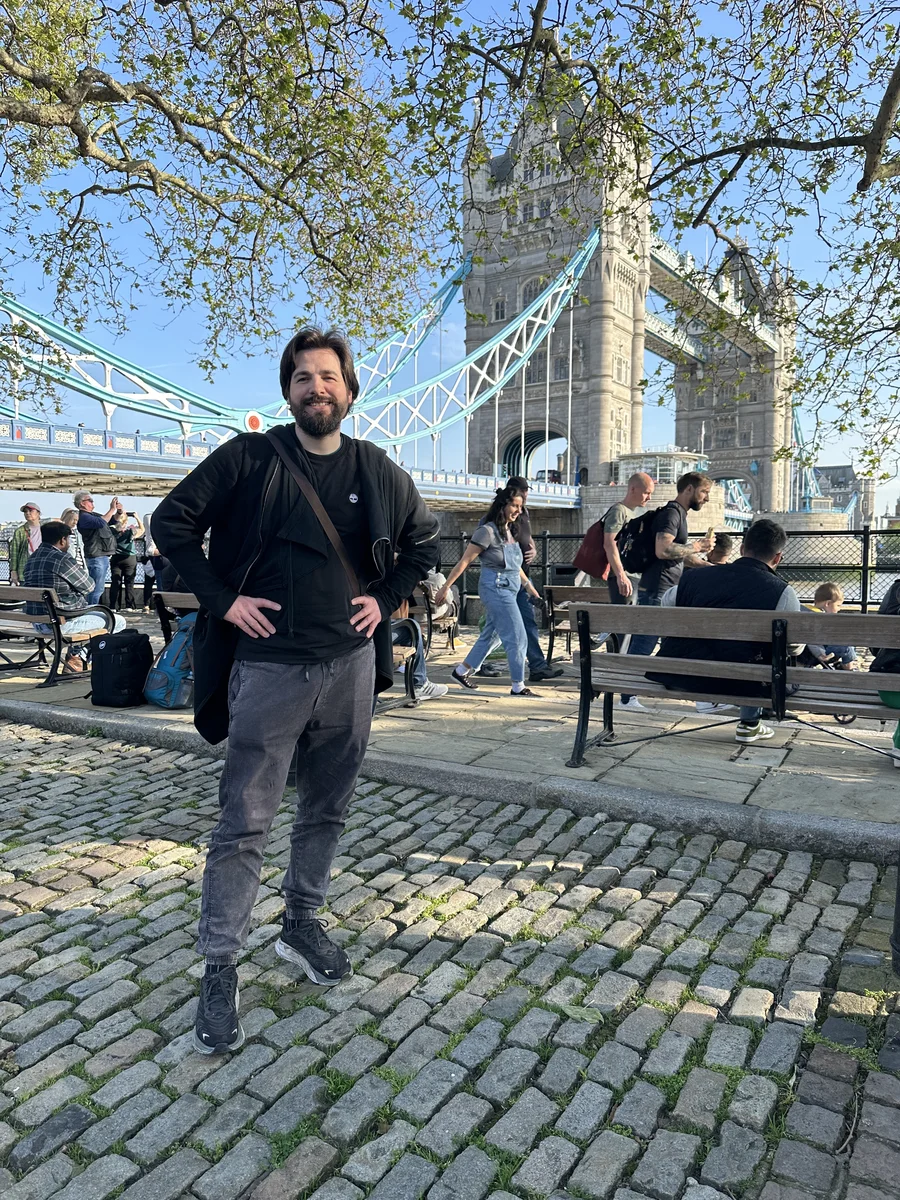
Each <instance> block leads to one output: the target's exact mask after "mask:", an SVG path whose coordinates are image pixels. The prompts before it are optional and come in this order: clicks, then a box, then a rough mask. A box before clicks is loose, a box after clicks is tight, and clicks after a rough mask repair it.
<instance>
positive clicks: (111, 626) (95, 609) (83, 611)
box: [59, 604, 116, 633]
mask: <svg viewBox="0 0 900 1200" xmlns="http://www.w3.org/2000/svg"><path fill="white" fill-rule="evenodd" d="M88 613H99V614H100V616H101V617H102V618H103V620H104V622H105V624H106V632H107V633H112V632H113V631H114V630H115V628H116V615H115V613H114V612H113V610H112V609H111V608H107V607H106V605H105V604H92V605H90V607H88V608H79V609H78V610H77V612H67V613H60V614H59V615H60V617H61V618H62V620H61V621H60V624H61V625H62V630H63V633H65V631H66V630H65V626H66V621H68V619H69V618H70V617H83V616H86V615H87V614H88ZM97 632H98V633H99V632H100V631H99V630H97Z"/></svg>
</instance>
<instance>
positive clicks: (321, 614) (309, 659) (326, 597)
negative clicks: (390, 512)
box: [235, 435, 374, 663]
mask: <svg viewBox="0 0 900 1200" xmlns="http://www.w3.org/2000/svg"><path fill="white" fill-rule="evenodd" d="M294 449H295V450H296V453H297V458H298V463H299V466H300V469H301V470H302V471H303V472H304V474H305V475H307V476H308V478H309V479H310V480H311V482H312V484H313V486H314V487H315V489H316V491H317V492H318V494H319V499H320V500H321V501H322V505H323V507H324V509H325V511H326V512H327V513H328V515H329V517H331V520H332V521H333V522H334V527H335V529H336V530H337V531H338V533H339V534H340V536H341V541H342V542H343V543H344V547H345V549H346V551H347V557H348V559H349V560H350V563H351V565H352V567H353V569H354V571H355V572H356V575H357V578H358V579H359V582H360V587H361V588H364V587H365V584H366V582H367V581H369V580H371V579H372V577H373V573H374V563H373V560H372V543H371V539H370V537H369V522H368V518H367V516H366V512H365V507H364V505H363V502H362V495H361V490H360V480H359V462H358V456H357V451H356V443H355V442H354V441H353V439H352V438H348V437H345V436H344V435H341V445H340V449H338V450H335V452H334V453H333V454H307V453H306V451H304V449H303V447H302V446H301V445H300V443H299V442H297V444H296V447H294ZM290 489H291V490H290V495H292V496H293V497H294V498H295V501H296V502H300V501H299V497H298V493H297V488H296V485H294V484H293V483H292V484H291V485H290ZM302 503H303V505H304V509H305V516H306V522H305V523H304V528H305V529H306V530H308V531H309V535H310V542H311V544H312V545H313V546H315V547H317V549H315V550H311V549H310V546H309V545H308V544H304V542H303V540H302V537H300V536H298V531H296V530H295V529H293V528H292V529H291V534H292V536H291V537H286V536H284V535H285V533H286V532H287V529H286V527H285V526H286V523H289V521H290V517H291V512H290V511H287V512H277V511H276V512H275V513H274V514H273V520H272V522H271V529H270V530H269V531H268V535H267V536H266V541H265V545H264V547H263V551H262V553H261V554H260V557H259V559H258V561H257V562H256V564H255V565H254V567H253V569H252V571H251V573H250V576H249V578H248V580H247V582H246V584H245V585H244V587H243V588H242V589H241V590H242V591H243V593H244V595H247V596H264V597H266V599H268V600H277V601H278V603H279V604H280V605H281V611H280V612H273V611H272V610H271V609H267V610H266V616H267V617H268V619H269V620H270V621H271V623H272V624H273V625H274V626H275V630H276V632H275V633H274V634H273V635H272V636H270V637H268V638H251V637H248V635H247V634H245V633H241V634H240V635H239V637H238V643H237V649H236V652H235V657H236V658H237V659H243V660H245V661H247V662H277V663H317V662H327V661H328V660H329V659H332V658H342V657H343V656H344V655H346V654H351V653H352V652H353V651H354V650H356V649H357V647H359V646H361V645H362V644H363V642H365V641H366V640H367V639H366V636H365V634H362V633H358V632H357V631H356V630H355V629H354V628H353V627H352V626H351V624H350V617H351V616H353V615H355V614H356V613H357V612H359V609H358V607H356V606H354V605H352V604H351V603H350V601H351V598H352V597H351V595H350V584H349V582H348V580H347V575H346V573H345V571H344V568H343V567H342V566H341V562H340V559H339V558H338V556H337V554H335V552H334V549H333V547H332V545H331V543H330V542H328V540H327V538H326V537H325V534H324V531H323V530H322V527H321V525H320V524H319V522H318V519H317V518H316V515H315V513H313V512H312V510H311V509H310V507H309V505H307V503H306V501H305V500H303V501H302ZM322 550H324V551H325V552H326V555H327V556H326V557H325V559H324V561H323V559H322V554H321V551H322Z"/></svg>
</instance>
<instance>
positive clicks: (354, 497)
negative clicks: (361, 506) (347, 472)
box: [350, 492, 359, 504]
mask: <svg viewBox="0 0 900 1200" xmlns="http://www.w3.org/2000/svg"><path fill="white" fill-rule="evenodd" d="M358 499H359V496H357V494H356V492H351V493H350V503H351V504H355V503H356V502H357V500H358Z"/></svg>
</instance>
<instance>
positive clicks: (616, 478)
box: [612, 446, 709, 484]
mask: <svg viewBox="0 0 900 1200" xmlns="http://www.w3.org/2000/svg"><path fill="white" fill-rule="evenodd" d="M708 469H709V459H708V458H707V457H706V455H705V454H698V453H697V452H696V451H693V450H684V449H682V447H681V446H651V447H650V448H649V449H647V450H642V451H641V452H640V453H636V454H621V455H620V456H619V457H618V458H617V459H614V461H613V463H612V482H613V483H616V484H624V483H627V482H628V480H629V479H630V478H631V476H632V475H634V474H635V472H636V471H646V472H647V474H648V475H649V476H650V478H651V479H653V480H655V481H656V482H657V483H675V482H676V481H677V480H678V479H680V477H681V476H682V475H686V474H687V473H688V471H706V470H708Z"/></svg>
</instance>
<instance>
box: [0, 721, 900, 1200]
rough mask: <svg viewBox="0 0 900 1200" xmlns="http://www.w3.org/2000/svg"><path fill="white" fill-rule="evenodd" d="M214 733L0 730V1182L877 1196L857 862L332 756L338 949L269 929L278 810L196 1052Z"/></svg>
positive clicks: (872, 943) (269, 1195)
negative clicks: (280, 945)
mask: <svg viewBox="0 0 900 1200" xmlns="http://www.w3.org/2000/svg"><path fill="white" fill-rule="evenodd" d="M220 769H221V764H220V763H218V762H214V761H210V760H207V759H205V758H203V757H200V756H193V755H180V756H179V755H178V754H175V753H168V752H164V751H159V750H150V749H148V748H140V747H130V746H124V745H121V744H118V743H116V744H113V743H108V742H103V741H101V740H100V739H92V738H85V739H84V740H77V739H71V738H66V737H62V736H60V735H56V734H52V733H48V732H44V731H41V730H37V729H31V728H28V727H19V728H14V727H11V726H8V725H7V726H0V803H2V814H3V815H2V818H0V1164H2V1165H0V1194H3V1196H4V1197H5V1200H26V1198H27V1200H44V1198H46V1197H50V1196H57V1197H60V1198H61V1200H106V1198H107V1197H111V1196H115V1195H119V1194H121V1195H123V1196H125V1197H127V1198H128V1200H178V1197H191V1196H192V1197H196V1198H197V1200H232V1198H236V1197H239V1196H243V1195H248V1196H252V1197H254V1200H291V1198H295V1197H311V1196H314V1197H315V1198H316V1200H355V1198H360V1197H363V1196H369V1197H371V1198H372V1200H419V1198H422V1197H428V1200H483V1198H484V1197H488V1196H490V1197H492V1198H493V1200H510V1198H511V1197H520V1198H528V1200H531V1198H532V1197H547V1196H553V1197H554V1198H555V1200H561V1198H562V1197H582V1198H589V1200H606V1198H607V1197H611V1198H613V1200H640V1198H641V1197H644V1198H648V1200H678V1198H680V1197H682V1196H685V1197H687V1198H688V1200H726V1198H732V1200H738V1198H743V1197H748V1198H751V1200H753V1198H755V1197H757V1196H758V1195H760V1194H761V1195H762V1196H763V1197H764V1200H807V1198H808V1197H818V1198H820V1200H824V1198H827V1197H833V1198H838V1197H842V1196H845V1195H846V1196H847V1197H848V1200H878V1198H879V1196H881V1195H898V1194H900V1111H898V1110H900V1077H898V1074H897V1072H900V1013H895V1012H894V1007H895V1000H896V996H897V988H898V981H897V980H896V979H895V977H894V976H893V975H891V973H890V971H889V967H888V963H887V961H886V959H885V956H884V951H885V950H886V949H887V936H888V932H889V929H890V918H891V915H892V902H893V893H894V890H895V885H896V873H895V872H894V871H888V872H886V873H885V872H883V871H880V870H879V869H877V868H876V867H875V866H874V865H873V864H871V863H864V862H852V863H845V862H838V861H835V860H828V861H824V862H823V861H817V860H813V859H812V858H811V857H810V856H809V855H806V854H800V853H791V854H783V853H779V852H778V851H777V850H772V849H759V848H756V847H752V846H746V845H742V844H738V843H735V842H725V843H721V844H718V845H716V844H715V842H714V840H713V838H712V837H707V836H702V835H701V836H694V837H691V838H686V837H684V836H682V835H680V834H679V833H678V831H675V830H662V829H654V828H651V827H649V826H646V825H641V824H635V825H632V826H630V827H626V826H625V825H623V824H621V823H616V822H611V821H607V820H606V818H605V816H604V815H603V814H602V813H598V814H597V815H596V816H593V817H587V818H577V817H575V816H574V815H573V814H572V813H570V812H567V811H565V810H563V809H556V810H538V809H528V808H522V807H518V806H515V805H500V804H497V803H485V802H481V801H476V800H473V799H467V798H465V797H459V796H438V795H426V794H422V793H420V792H416V791H413V790H411V789H401V788H398V787H384V786H381V785H379V784H377V783H372V782H369V783H361V784H360V787H359V790H358V796H357V798H356V799H355V801H354V804H353V808H352V812H351V815H350V819H349V821H348V825H347V830H346V833H345V836H344V838H343V841H342V845H341V849H340V857H339V858H338V859H337V860H336V862H335V867H334V880H333V883H332V888H331V893H330V905H331V910H330V920H331V921H332V922H333V924H334V929H333V936H334V937H335V938H336V939H339V940H340V941H341V942H342V943H343V944H344V945H345V946H346V947H347V950H348V953H349V954H350V956H351V958H352V960H353V963H354V968H355V972H356V973H355V975H354V976H353V978H352V979H350V980H349V981H347V982H346V983H345V984H343V985H341V986H339V987H337V988H334V989H330V990H316V989H313V988H311V987H310V986H309V985H306V984H304V985H300V984H299V983H298V981H297V979H296V978H295V977H294V976H293V975H291V974H290V973H288V969H287V968H286V965H285V964H284V963H283V962H282V961H281V960H279V959H277V958H276V957H275V955H274V952H273V948H272V947H273V941H274V939H275V937H276V935H277V933H278V917H279V913H280V909H281V903H280V899H279V895H278V891H277V887H278V882H279V878H280V875H281V871H282V869H283V867H284V864H285V857H286V854H287V851H288V835H289V826H290V821H291V809H290V806H289V804H285V806H284V808H283V809H282V811H281V813H280V814H279V817H278V820H277V823H276V825H275V828H274V829H273V833H272V837H271V841H270V845H269V849H268V854H267V860H266V864H267V865H266V868H265V871H264V877H263V878H264V883H263V886H262V888H261V891H260V896H259V902H258V904H257V907H256V909H255V912H254V927H253V930H252V933H251V936H250V941H249V944H248V946H247V949H246V953H245V955H244V957H243V961H242V963H241V966H240V973H241V976H242V996H241V1002H242V1015H243V1022H244V1026H245V1029H246V1032H247V1035H248V1036H247V1044H246V1045H245V1046H244V1047H243V1048H242V1049H241V1050H240V1051H239V1052H238V1053H237V1054H235V1055H233V1056H231V1057H230V1058H227V1059H223V1058H207V1057H204V1056H201V1055H198V1054H195V1053H193V1052H192V1049H191V1041H190V1036H191V1035H190V1030H191V1026H192V1023H193V1018H194V1009H195V1004H196V999H195V995H196V988H197V978H198V976H199V973H200V963H199V961H198V959H197V957H196V956H195V954H194V950H193V932H194V924H195V920H196V916H197V908H198V893H199V888H200V878H201V870H202V858H203V849H202V845H203V839H204V838H205V837H206V836H207V835H208V832H209V830H210V828H211V825H212V822H213V819H214V816H215V813H216V807H217V805H216V784H217V776H218V773H219V771H220Z"/></svg>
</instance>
